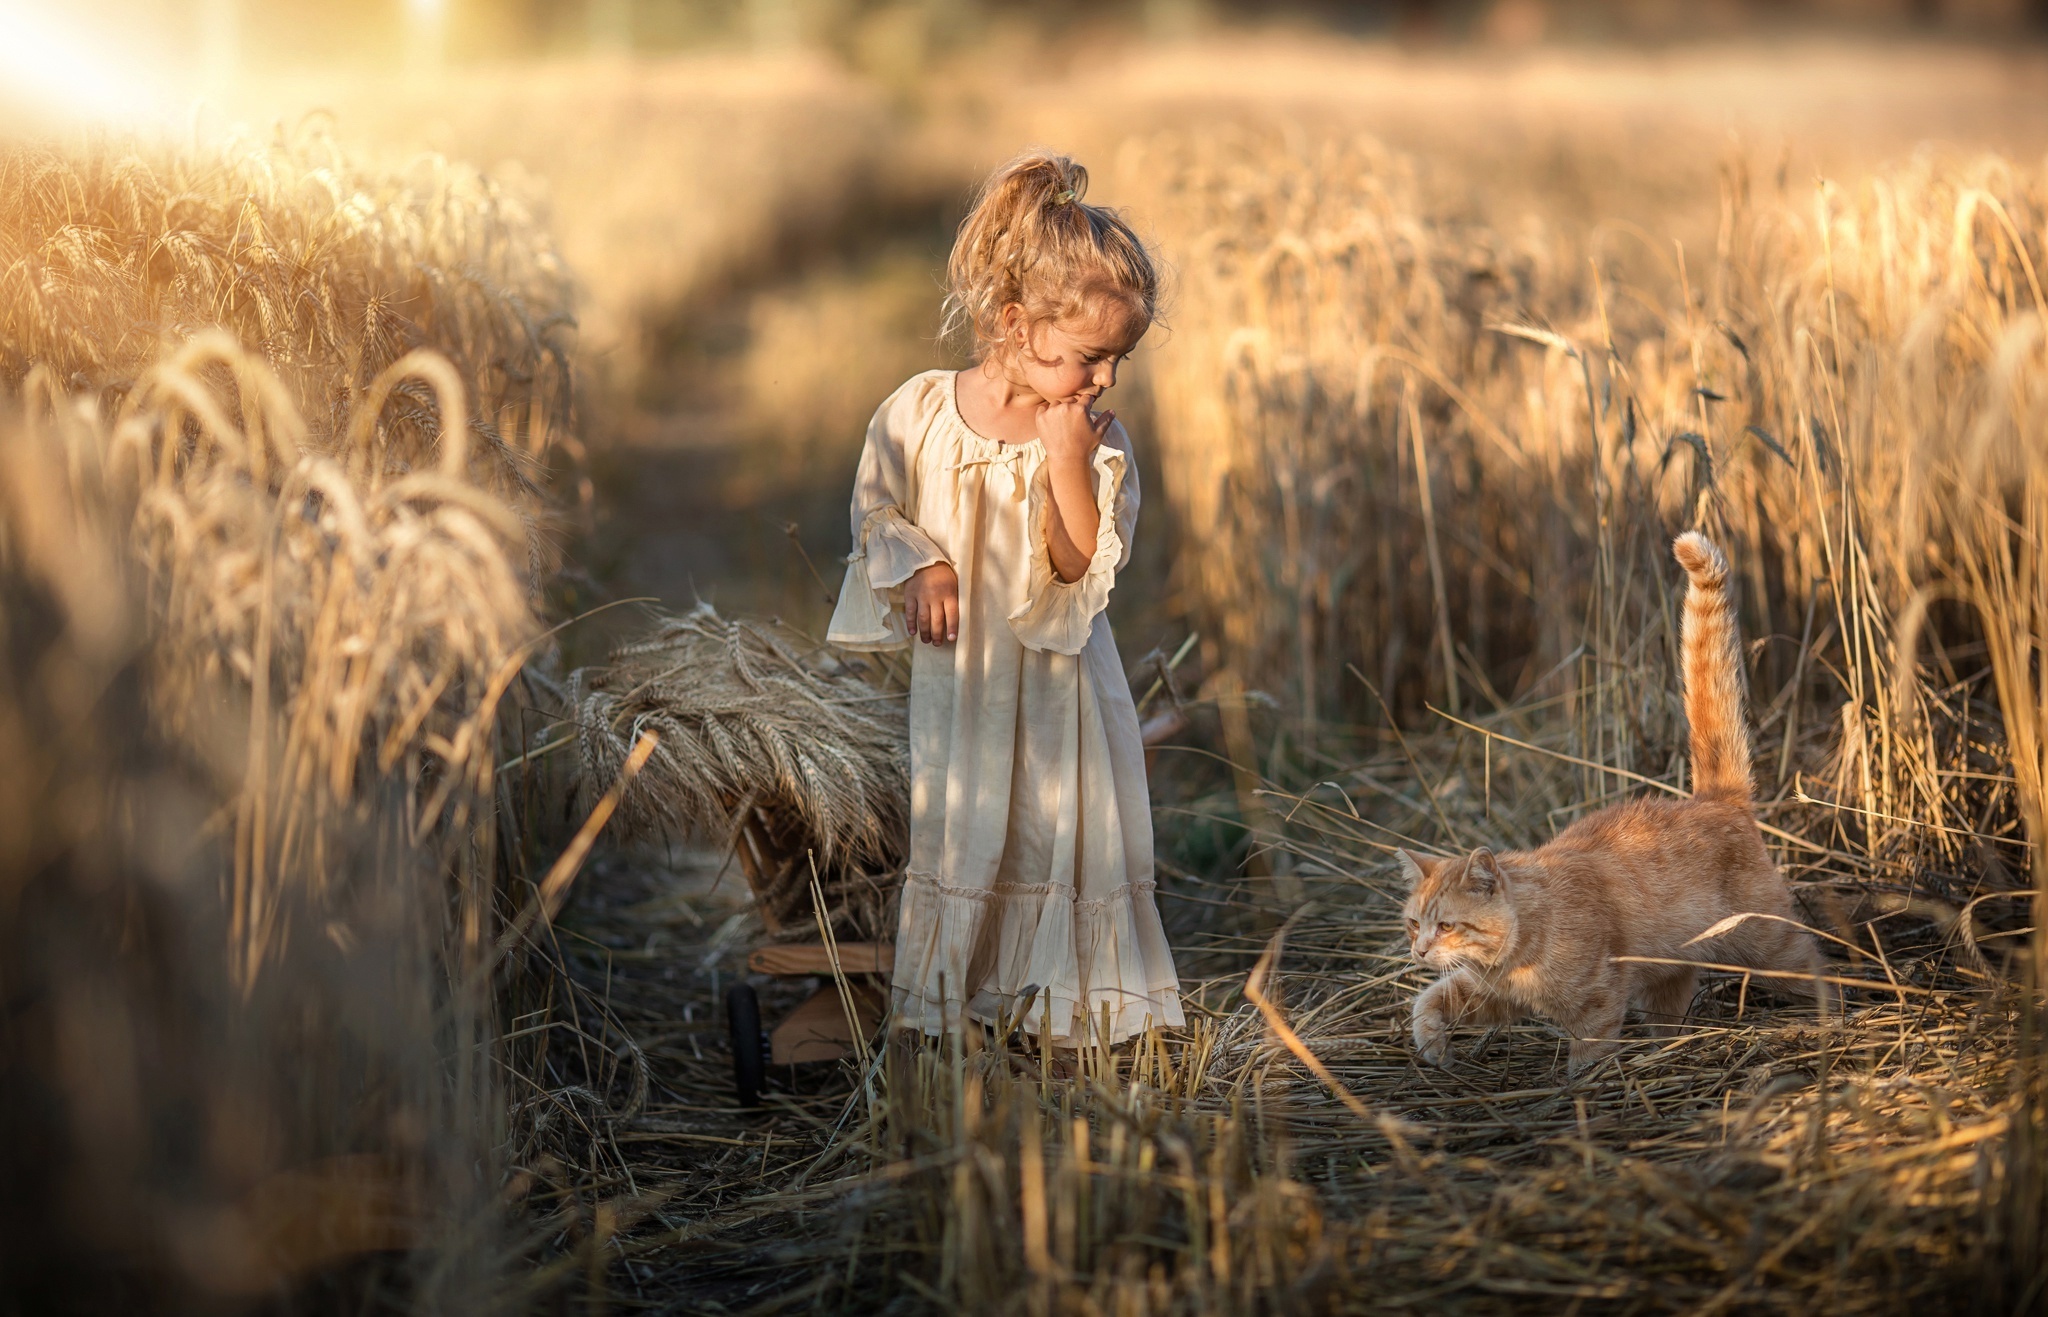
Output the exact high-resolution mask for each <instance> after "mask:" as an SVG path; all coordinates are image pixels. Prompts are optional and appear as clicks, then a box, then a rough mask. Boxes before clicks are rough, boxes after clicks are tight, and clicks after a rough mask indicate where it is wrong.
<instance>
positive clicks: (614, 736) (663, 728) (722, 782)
mask: <svg viewBox="0 0 2048 1317" xmlns="http://www.w3.org/2000/svg"><path fill="white" fill-rule="evenodd" d="M567 703H568V706H569V710H570V714H571V717H572V718H573V719H574V722H575V727H576V730H575V732H574V737H575V740H576V744H577V747H578V750H579V756H578V759H579V765H578V767H579V778H580V790H581V793H582V794H583V795H584V796H585V797H586V798H591V799H594V798H595V797H597V796H599V795H601V794H602V793H604V792H605V791H607V790H609V789H610V788H611V786H612V784H613V783H615V782H616V781H617V780H618V777H619V772H620V769H621V767H622V765H624V763H625V762H626V757H627V756H628V755H629V754H630V753H631V752H632V748H633V745H634V743H635V742H636V741H638V740H639V738H640V736H641V735H642V734H643V733H645V732H650V731H651V732H654V733H656V734H657V735H658V736H659V737H660V745H659V747H658V748H657V749H656V750H655V751H654V755H653V757H652V758H651V759H650V760H649V761H648V763H647V766H646V768H645V769H644V770H643V771H642V772H641V774H640V775H639V777H638V778H637V779H636V780H635V781H634V782H633V784H632V786H631V787H630V789H629V790H627V792H626V793H625V796H624V798H623V799H622V801H621V802H620V809H619V817H620V826H621V828H622V829H623V831H624V832H625V833H626V834H627V835H628V836H638V837H653V836H661V837H687V836H696V837H700V838H711V839H716V840H719V841H723V842H726V843H727V844H736V845H740V846H742V847H745V848H749V849H748V854H749V855H750V856H752V857H753V858H752V859H751V860H750V864H752V865H754V866H755V882H756V887H757V889H758V894H759V896H760V898H761V902H762V905H763V907H764V910H765V912H766V915H767V918H768V922H769V924H770V927H771V931H773V930H774V928H775V927H776V926H777V925H779V924H783V923H788V924H789V925H790V928H789V931H790V933H791V934H792V935H794V936H804V935H807V934H808V935H815V933H816V925H815V923H813V922H812V921H811V920H810V919H809V918H808V913H809V912H808V908H807V907H808V901H809V888H810V881H811V868H810V866H811V863H812V862H813V861H815V863H816V865H817V869H818V873H819V876H820V880H821V882H822V884H823V890H824V892H825V895H826V901H827V905H828V907H829V908H828V911H827V914H828V916H829V917H830V918H831V919H832V920H833V922H834V923H835V924H836V925H838V926H840V927H841V929H842V930H843V931H845V932H847V933H851V934H854V935H857V936H861V937H880V936H885V935H886V931H887V930H888V928H889V927H890V926H891V925H892V924H893V919H892V918H891V916H890V911H889V907H890V906H892V905H893V903H894V899H895V889H896V887H897V886H898V884H899V883H900V879H901V872H900V870H901V866H902V864H903V860H904V857H905V854H906V852H907V849H908V838H909V831H910V757H909V750H908V729H907V702H906V699H905V696H904V694H903V693H902V692H900V691H889V690H885V689H882V688H881V687H879V686H877V685H875V684H873V683H871V682H870V681H868V680H867V679H866V678H864V677H862V676H860V675H859V674H857V673H855V672H854V671H852V670H851V669H849V668H848V667H846V666H845V665H843V664H842V663H840V662H839V661H838V660H837V659H836V658H834V657H833V656H832V655H831V654H830V653H829V652H828V651H826V650H824V649H823V648H822V647H820V646H818V645H817V644H816V643H815V642H811V641H807V640H805V639H804V638H802V637H801V636H799V635H797V634H796V633H795V632H793V631H791V630H789V629H788V628H786V627H783V626H780V625H778V624H774V623H767V622H758V621H752V620H728V619H726V618H723V617H720V616H719V615H718V613H717V612H716V610H714V609H713V608H712V607H711V606H710V605H708V604H701V605H699V606H698V607H697V608H696V609H695V610H694V611H692V612H690V613H688V614H686V615H684V616H681V617H666V618H659V619H657V620H656V622H655V625H654V627H653V629H652V631H651V633H650V634H649V635H648V636H647V638H646V639H644V640H640V641H638V642H635V643H633V644H630V645H627V646H624V647H622V648H621V649H619V650H617V651H616V652H614V653H613V654H612V656H611V661H610V662H609V663H608V664H606V665H604V666H602V667H596V668H580V669H578V670H576V671H575V672H573V673H571V674H570V676H569V685H568V692H567Z"/></svg>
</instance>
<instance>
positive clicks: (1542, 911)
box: [1399, 532, 1829, 1074]
mask: <svg viewBox="0 0 2048 1317" xmlns="http://www.w3.org/2000/svg"><path fill="white" fill-rule="evenodd" d="M1672 552H1673V554H1674V555H1676V557H1677V558H1678V561H1679V563H1680V564H1681V565H1682V566H1683V567H1684V568H1685V571H1686V575H1687V576H1688V577H1689V578H1690V582H1691V583H1690V585H1689V586H1688V588H1687V590H1686V594H1685V622H1684V628H1683V631H1682V641H1683V644H1682V648H1683V652H1684V653H1683V657H1684V670H1685V715H1686V720H1687V721H1688V722H1689V723H1690V724H1691V750H1692V771H1693V795H1692V798H1691V799H1690V800H1682V799H1677V798H1668V799H1667V798H1662V797H1650V798H1644V799H1638V800H1631V801H1628V802H1627V803H1625V804H1620V805H1615V806H1611V807H1609V808H1607V809H1603V810H1601V811H1599V812H1598V813H1596V814H1589V815H1587V816H1586V817H1585V818H1582V819H1580V820H1579V821H1578V822H1576V823H1574V824H1572V825H1571V826H1570V827H1569V828H1566V829H1565V830H1564V831H1563V832H1561V833H1559V834H1558V835H1557V837H1556V838H1555V839H1554V840H1552V841H1551V842H1550V843H1549V844H1548V845H1546V846H1544V847H1542V848H1541V849H1539V850H1535V851H1529V852H1520V851H1511V852H1507V853H1505V854H1501V855H1496V854H1494V853H1493V852H1492V851H1490V850H1487V849H1486V848H1484V847H1481V848H1480V849H1478V850H1475V851H1473V852H1472V853H1471V854H1470V855H1467V856H1464V857H1463V858H1461V859H1452V860H1431V859H1425V858H1423V857H1421V856H1417V855H1412V854H1410V853H1409V852H1407V851H1402V852H1400V853H1399V857H1400V863H1401V869H1402V873H1403V875H1404V876H1405V877H1406V878H1407V880H1408V881H1409V883H1410V884H1411V886H1412V888H1413V890H1412V891H1411V893H1410V895H1409V897H1408V902H1407V907H1406V909H1405V910H1404V911H1403V914H1404V915H1405V916H1406V919H1407V925H1408V944H1409V950H1410V952H1411V954H1413V955H1414V957H1415V958H1416V959H1417V960H1419V961H1421V962H1422V963H1423V964H1426V965H1428V966H1430V967H1431V968H1433V969H1437V970H1441V971H1443V977H1442V978H1439V979H1438V980H1437V981H1436V982H1435V983H1432V984H1430V985H1429V987H1428V988H1426V989H1424V990H1423V991H1422V993H1421V994H1420V995H1419V996H1418V997H1416V999H1415V1010H1414V1016H1413V1024H1414V1032H1415V1047H1416V1050H1417V1051H1419V1052H1420V1053H1421V1054H1422V1055H1423V1057H1424V1058H1425V1059H1427V1060H1429V1061H1431V1062H1432V1063H1434V1064H1437V1065H1443V1064H1446V1063H1447V1062H1448V1061H1449V1060H1450V1056H1451V1030H1452V1029H1453V1028H1455V1027H1457V1026H1459V1025H1482V1026H1490V1025H1497V1024H1507V1023H1510V1022H1511V1021H1514V1020H1518V1019H1521V1018H1522V1017H1524V1016H1528V1015H1539V1016H1542V1017H1544V1018H1545V1019H1549V1020H1553V1021H1555V1022H1556V1023H1558V1024H1560V1025H1562V1026H1564V1028H1565V1029H1566V1030H1567V1031H1569V1032H1570V1033H1571V1035H1572V1038H1573V1040H1574V1041H1573V1042H1572V1046H1571V1073H1573V1074H1577V1073H1578V1072H1580V1071H1581V1070H1584V1069H1585V1068H1586V1067H1587V1066H1589V1065H1591V1064H1592V1063H1593V1062H1595V1061H1597V1060H1599V1059H1600V1058H1602V1057H1604V1056H1606V1055H1607V1054H1608V1053H1609V1052H1611V1051H1613V1050H1614V1049H1615V1048H1616V1047H1617V1046H1619V1044H1618V1043H1617V1042H1616V1041H1615V1040H1616V1039H1617V1038H1618V1036H1619V1035H1620V1033H1621V1026H1622V1019H1623V1017H1624V1015H1625V1014H1626V1012H1627V1011H1628V1009H1629V1008H1630V1007H1635V1008H1636V1009H1637V1011H1638V1012H1640V1014H1641V1015H1642V1016H1644V1017H1645V1018H1647V1019H1649V1020H1651V1021H1653V1022H1656V1023H1659V1024H1662V1025H1666V1026H1671V1025H1676V1024H1678V1023H1680V1022H1681V1021H1683V1020H1684V1019H1685V1016H1686V1012H1687V1011H1688V1010H1689V1009H1690V1007H1691V1005H1692V998H1693V991H1694V988H1695V986H1696V984H1697V981H1698V978H1699V971H1698V970H1697V969H1694V968H1693V967H1692V966H1691V965H1645V964H1640V963H1633V962H1624V963H1620V964H1617V963H1616V962H1615V960H1614V957H1616V956H1650V957H1656V958H1660V959H1665V960H1687V961H1708V962H1715V963H1719V964H1724V965H1743V966H1748V967H1751V968H1755V969H1772V970H1794V971H1798V972H1800V973H1802V974H1806V973H1818V972H1819V970H1820V967H1821V958H1820V952H1819V950H1818V949H1817V947H1816V946H1815V944H1814V940H1813V938H1812V937H1811V936H1810V935H1808V934H1807V933H1806V932H1805V931H1803V930H1801V929H1798V928H1794V927H1791V926H1790V925H1787V924H1784V923H1780V922H1778V921H1777V920H1772V919H1750V920H1745V921H1743V922H1742V923H1741V924H1739V925H1737V926H1736V927H1734V928H1732V929H1730V930H1728V931H1727V932H1725V933H1723V934H1721V935H1720V936H1718V937H1715V938H1713V939H1711V940H1709V941H1706V942H1701V943H1697V944H1694V945H1687V944H1688V942H1690V940H1691V939H1693V938H1695V937H1697V936H1699V935H1700V934H1701V933H1704V932H1705V931H1706V930H1707V929H1709V928H1711V927H1713V926H1714V924H1716V923H1717V922H1719V921H1720V920H1721V919H1723V918H1725V917H1727V916H1729V915H1732V914H1736V913H1738V912H1743V911H1754V912H1759V913H1763V914H1771V915H1779V916H1783V917H1785V918H1791V917H1792V895H1791V892H1790V890H1789V889H1788V888H1787V887H1786V886H1785V880H1784V878H1783V877H1782V876H1781V875H1780V874H1779V873H1778V869H1777V866H1776V865H1774V864H1772V863H1771V858H1770V856H1769V855H1768V854H1767V853H1765V851H1764V841H1763V835H1762V834H1761V833H1760V832H1758V831H1757V825H1756V815H1755V812H1754V810H1753V808H1752V806H1751V802H1750V762H1749V754H1750V751H1749V731H1748V728H1747V727H1746V725H1745V724H1744V722H1743V711H1742V682H1741V675H1740V672H1739V671H1738V669H1737V667H1736V662H1737V651H1736V626H1735V610H1734V606H1733V604H1732V603H1731V601H1730V600H1729V597H1728V560H1727V559H1726V558H1724V557H1723V556H1722V555H1721V551H1720V550H1719V549H1718V548H1716V547H1715V546H1714V544H1713V542H1712V541H1711V540H1709V539H1707V537H1706V536H1704V535H1700V534H1698V533H1696V532H1695V533H1691V534H1686V535H1681V536H1679V537H1678V540H1677V542H1676V543H1675V544H1673V545H1672ZM1813 986H1814V993H1815V999H1816V1004H1817V1005H1818V1006H1819V1008H1820V1010H1821V1011H1822V1013H1823V1014H1825V1013H1826V1012H1827V1010H1828V1004H1829V994H1828V992H1827V990H1826V988H1825V986H1824V985H1822V984H1821V983H1820V982H1819V981H1818V980H1815V981H1814V985H1813Z"/></svg>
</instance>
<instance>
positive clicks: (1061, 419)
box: [1037, 398, 1116, 464]
mask: <svg viewBox="0 0 2048 1317" xmlns="http://www.w3.org/2000/svg"><path fill="white" fill-rule="evenodd" d="M1115 419H1116V413H1115V412H1091V411H1089V410H1088V403H1087V401H1086V400H1085V399H1082V398H1069V399H1067V400H1066V401H1065V402H1049V403H1046V404H1045V405H1044V406H1042V407H1040V408H1039V409H1038V426H1037V428H1038V438H1039V440H1040V441H1041V442H1042V443H1044V445H1045V456H1046V458H1047V459H1048V460H1049V461H1053V462H1078V463H1082V464H1086V463H1087V461H1088V459H1089V458H1091V457H1093V456H1094V455H1095V449H1096V448H1097V446H1099V445H1100V444H1101V443H1102V436H1103V435H1105V434H1107V433H1109V424H1110V422H1111V421H1114V420H1115Z"/></svg>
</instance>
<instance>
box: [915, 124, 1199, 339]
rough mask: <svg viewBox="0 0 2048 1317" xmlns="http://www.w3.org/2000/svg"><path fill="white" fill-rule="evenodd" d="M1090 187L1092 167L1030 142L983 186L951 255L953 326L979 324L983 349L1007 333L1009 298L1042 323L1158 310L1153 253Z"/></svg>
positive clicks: (1138, 317) (1134, 317)
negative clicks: (1094, 200)
mask: <svg viewBox="0 0 2048 1317" xmlns="http://www.w3.org/2000/svg"><path fill="white" fill-rule="evenodd" d="M1087 193H1088V171H1087V170H1086V169H1085V168H1083V167H1082V166H1081V164H1080V162H1079V161H1077V160H1075V159H1073V158H1072V157H1070V156H1064V155H1058V154H1056V153H1054V152H1050V151H1027V152H1025V153H1024V154H1023V155H1020V156H1018V157H1017V158H1016V159H1014V160H1012V161H1010V162H1009V163H1008V164H1006V165H1004V166H1003V167H1002V168H1000V169H998V170H996V171H995V172H994V173H993V174H991V175H989V177H988V180H987V181H986V182H984V183H983V184H982V185H981V190H980V191H979V192H978V193H976V194H975V198H974V206H973V208H972V209H970V210H969V211H968V212H967V218H966V219H964V220H962V221H961V222H960V232H959V235H958V236H957V237H956V238H955V239H954V240H953V254H952V255H951V256H950V257H948V258H947V260H946V286H947V292H946V330H947V332H948V333H957V332H960V331H962V330H969V331H971V332H972V333H973V336H974V355H975V357H976V358H980V357H982V356H984V355H986V354H987V352H988V351H989V349H990V348H992V347H993V346H995V345H996V344H998V343H1000V342H1001V341H1002V339H1003V327H1002V322H1003V309H1004V308H1005V307H1008V306H1011V305H1016V306H1019V307H1021V308H1022V309H1023V311H1024V315H1025V318H1026V319H1027V320H1028V321H1030V323H1032V324H1034V325H1036V324H1044V323H1047V322H1052V323H1060V322H1063V321H1073V320H1078V319H1082V318H1086V317H1092V316H1097V315H1100V314H1102V313H1103V312H1104V311H1105V310H1120V311H1121V312H1122V314H1123V315H1124V316H1125V317H1126V318H1127V319H1128V320H1129V322H1130V323H1132V324H1133V325H1136V326H1141V327H1142V326H1144V325H1149V324H1151V323H1152V322H1153V320H1155V319H1156V318H1157V317H1158V314H1159V273H1158V269H1157V267H1156V266H1155V265H1154V263H1153V260H1152V254H1151V253H1150V252H1148V251H1146V250H1145V244H1144V242H1143V241H1142V240H1140V239H1139V237H1138V235H1137V234H1136V233H1135V232H1133V231H1132V229H1131V226H1130V225H1129V224H1128V223H1126V222H1125V221H1124V218H1123V217H1122V216H1121V215H1119V214H1118V213H1117V212H1116V211H1114V210H1111V209H1110V208H1108V207H1107V206H1095V205H1090V204H1089V203H1088V202H1086V201H1084V200H1082V198H1083V197H1085V196H1086V195H1087ZM1105 300H1107V301H1108V302H1110V303H1112V304H1113V305H1112V306H1111V307H1105V306H1104V305H1103V303H1104V301H1105Z"/></svg>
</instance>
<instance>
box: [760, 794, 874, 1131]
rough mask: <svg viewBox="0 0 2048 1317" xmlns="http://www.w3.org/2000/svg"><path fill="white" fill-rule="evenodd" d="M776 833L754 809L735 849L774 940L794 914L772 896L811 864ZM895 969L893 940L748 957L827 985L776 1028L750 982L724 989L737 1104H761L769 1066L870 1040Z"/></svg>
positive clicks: (791, 945) (787, 944) (789, 946)
mask: <svg viewBox="0 0 2048 1317" xmlns="http://www.w3.org/2000/svg"><path fill="white" fill-rule="evenodd" d="M778 834H779V830H778V829H777V828H776V827H775V824H774V821H773V820H772V819H770V818H769V817H768V816H767V815H765V814H763V813H761V812H760V811H755V812H754V815H753V817H751V818H749V819H748V820H746V821H745V822H744V823H742V824H741V826H740V828H739V829H738V834H737V838H736V842H735V847H734V849H735V850H736V852H737V854H738V858H739V863H740V871H741V872H742V873H744V874H745V875H746V878H747V887H748V889H749V890H750V891H751V892H752V893H753V894H754V901H755V904H756V906H757V908H758V909H759V910H760V912H761V922H762V924H763V926H764V927H765V928H766V929H767V931H768V934H769V936H771V937H777V936H779V935H781V934H782V933H783V932H784V931H785V930H786V929H788V928H790V927H791V926H792V923H793V920H792V918H791V916H790V914H789V912H788V911H786V910H778V909H777V902H776V900H775V899H773V898H774V897H775V896H776V894H778V893H786V892H787V891H788V890H789V881H788V875H789V873H790V870H791V868H792V866H795V865H799V864H808V863H809V857H808V855H807V854H806V853H805V851H804V850H803V849H802V848H801V847H800V846H798V845H797V844H796V842H797V840H799V839H796V838H791V837H788V836H783V835H778ZM812 918H813V919H815V915H814V914H813V915H812ZM813 927H814V928H815V927H816V925H815V924H814V925H813ZM895 964H896V948H895V947H894V945H892V944H891V943H888V942H854V941H838V940H836V939H835V940H834V941H833V942H832V943H831V944H830V945H827V943H826V942H825V940H824V938H823V936H819V937H818V938H816V940H804V941H777V942H770V943H768V944H767V945H766V946H761V947H756V948H755V949H754V950H753V952H752V953H751V954H749V955H748V956H747V969H748V971H749V972H751V973H754V974H766V975H769V976H772V977H774V978H814V977H815V978H822V979H824V980H825V982H824V983H823V984H822V985H821V986H820V987H819V988H818V989H817V990H816V991H815V992H813V993H812V994H811V995H810V996H809V997H806V998H805V999H804V1000H803V1002H802V1003H801V1004H800V1005H798V1006H797V1008H796V1009H795V1010H793V1011H791V1012H790V1013H789V1014H788V1015H786V1016H784V1017H783V1019H782V1021H781V1023H779V1024H777V1025H776V1026H775V1027H774V1029H773V1030H766V1029H764V1028H763V1027H762V1021H761V999H760V995H759V994H758V993H756V992H755V991H754V988H753V985H752V984H750V983H747V982H746V981H744V980H742V981H741V982H738V983H735V984H733V985H732V987H730V988H728V989H727V990H726V994H725V1013H726V1025H727V1028H728V1029H729V1030H730V1033H731V1037H732V1069H733V1092H734V1096H735V1097H737V1098H738V1100H739V1104H740V1105H741V1106H742V1107H754V1106H758V1105H760V1100H761V1089H762V1085H763V1083H764V1082H765V1080H766V1078H767V1067H768V1066H769V1065H770V1064H771V1063H772V1064H774V1065H795V1064H798V1063H801V1062H805V1061H836V1060H838V1059H840V1058H842V1057H847V1056H852V1055H853V1054H854V1052H855V1046H854V1040H855V1038H856V1037H861V1038H872V1037H873V1036H874V1035H875V1032H876V1030H878V1029H879V1028H880V1027H881V1024H882V1021H883V1019H884V1017H886V1016H887V1014H888V1010H889V975H890V972H891V971H892V970H893V969H894V968H895ZM842 977H843V978H844V979H845V981H846V987H847V993H846V994H845V995H844V996H842V994H841V992H840V986H839V980H840V978H842ZM849 998H850V999H851V1002H852V1010H851V1011H849V1010H848V999H849Z"/></svg>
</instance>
